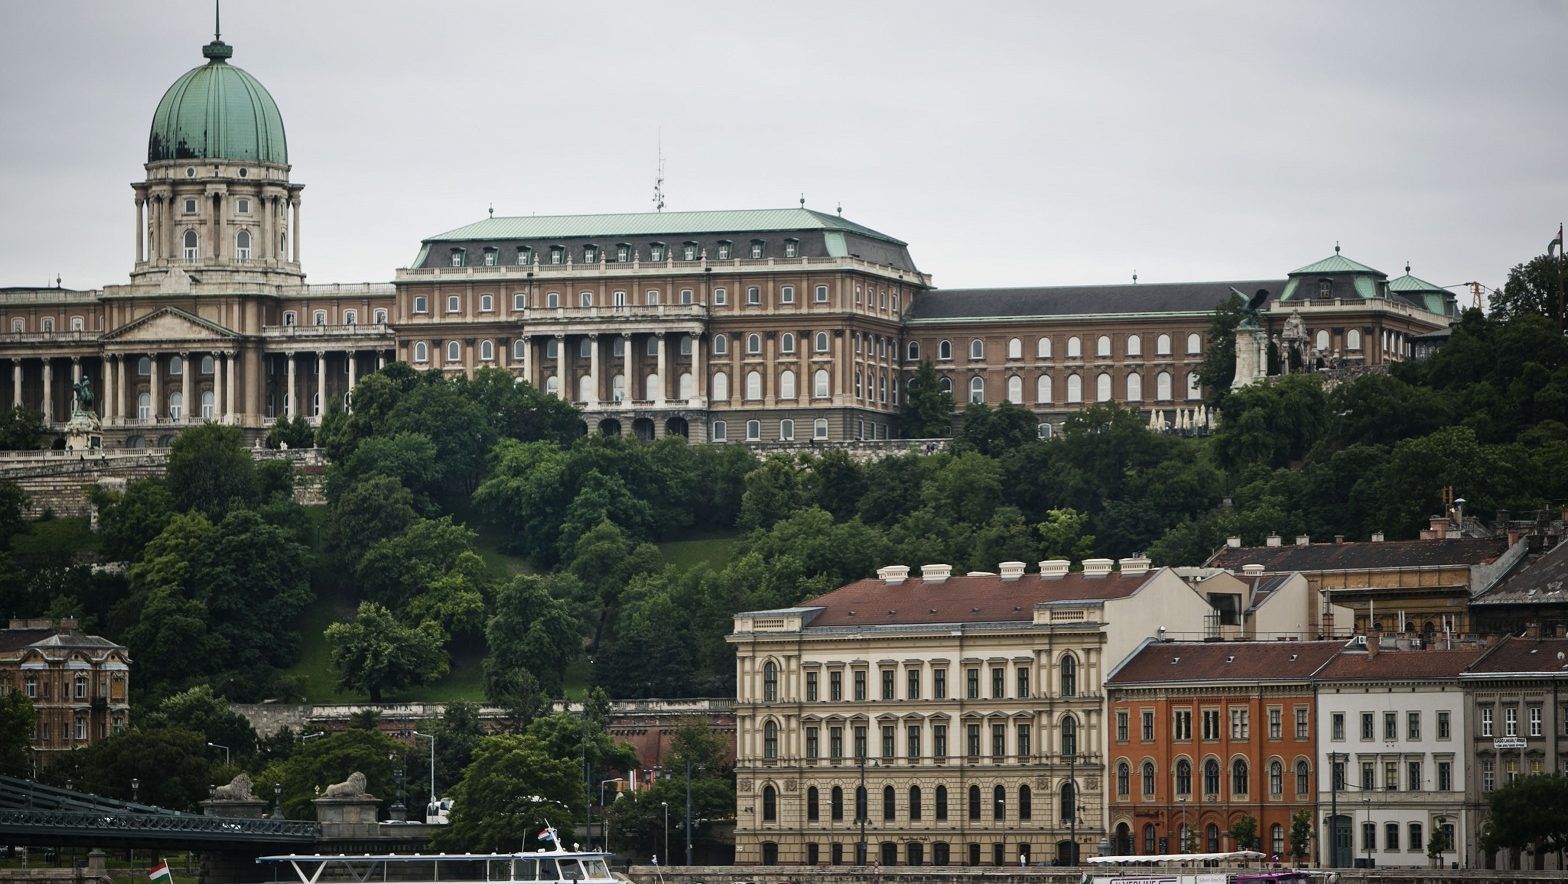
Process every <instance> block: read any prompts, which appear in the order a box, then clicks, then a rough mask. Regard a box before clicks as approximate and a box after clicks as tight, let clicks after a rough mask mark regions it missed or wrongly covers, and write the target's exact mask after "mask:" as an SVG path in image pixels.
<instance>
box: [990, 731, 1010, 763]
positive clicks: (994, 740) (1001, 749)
mask: <svg viewBox="0 0 1568 884" xmlns="http://www.w3.org/2000/svg"><path fill="white" fill-rule="evenodd" d="M1005 758H1007V725H1005V724H993V725H991V760H992V761H1002V760H1004V759H1005Z"/></svg>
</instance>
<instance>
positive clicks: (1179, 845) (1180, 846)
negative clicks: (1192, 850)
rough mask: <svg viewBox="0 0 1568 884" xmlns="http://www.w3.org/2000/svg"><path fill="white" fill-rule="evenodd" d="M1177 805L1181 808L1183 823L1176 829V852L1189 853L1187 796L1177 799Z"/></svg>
mask: <svg viewBox="0 0 1568 884" xmlns="http://www.w3.org/2000/svg"><path fill="white" fill-rule="evenodd" d="M1176 804H1177V805H1178V806H1179V807H1180V808H1181V822H1180V823H1178V824H1177V828H1176V852H1177V853H1186V852H1187V799H1186V797H1185V796H1183V797H1181V798H1177V799H1176Z"/></svg>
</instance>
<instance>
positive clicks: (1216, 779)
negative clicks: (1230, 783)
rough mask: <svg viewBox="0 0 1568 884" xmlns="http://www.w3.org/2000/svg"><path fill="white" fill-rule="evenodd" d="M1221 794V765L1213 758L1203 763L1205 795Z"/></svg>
mask: <svg viewBox="0 0 1568 884" xmlns="http://www.w3.org/2000/svg"><path fill="white" fill-rule="evenodd" d="M1219 793H1220V763H1219V762H1218V761H1216V760H1214V759H1213V758H1210V759H1208V760H1207V761H1205V762H1203V794H1205V795H1218V794H1219Z"/></svg>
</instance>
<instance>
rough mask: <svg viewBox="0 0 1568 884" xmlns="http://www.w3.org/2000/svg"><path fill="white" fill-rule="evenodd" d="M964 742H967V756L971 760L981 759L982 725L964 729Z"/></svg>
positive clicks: (972, 725)
mask: <svg viewBox="0 0 1568 884" xmlns="http://www.w3.org/2000/svg"><path fill="white" fill-rule="evenodd" d="M964 741H965V746H964V748H965V749H966V750H968V751H967V753H966V754H967V755H968V756H969V757H970V758H972V759H973V758H979V757H980V725H978V724H971V725H966V726H965V728H964Z"/></svg>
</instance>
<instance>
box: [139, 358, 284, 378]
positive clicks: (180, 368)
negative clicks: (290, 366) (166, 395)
mask: <svg viewBox="0 0 1568 884" xmlns="http://www.w3.org/2000/svg"><path fill="white" fill-rule="evenodd" d="M312 368H314V366H312ZM184 373H185V360H183V359H181V358H180V357H178V356H170V357H169V375H170V376H171V377H179V376H180V375H182V374H184Z"/></svg>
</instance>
